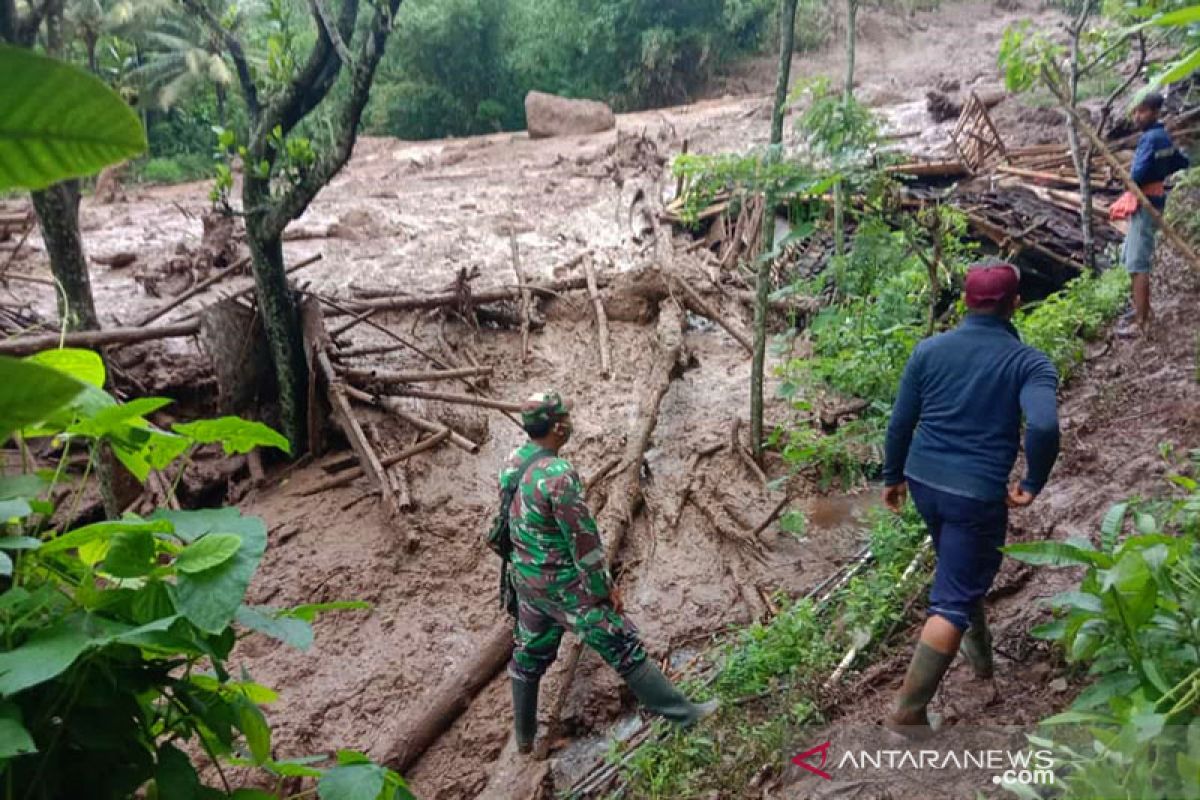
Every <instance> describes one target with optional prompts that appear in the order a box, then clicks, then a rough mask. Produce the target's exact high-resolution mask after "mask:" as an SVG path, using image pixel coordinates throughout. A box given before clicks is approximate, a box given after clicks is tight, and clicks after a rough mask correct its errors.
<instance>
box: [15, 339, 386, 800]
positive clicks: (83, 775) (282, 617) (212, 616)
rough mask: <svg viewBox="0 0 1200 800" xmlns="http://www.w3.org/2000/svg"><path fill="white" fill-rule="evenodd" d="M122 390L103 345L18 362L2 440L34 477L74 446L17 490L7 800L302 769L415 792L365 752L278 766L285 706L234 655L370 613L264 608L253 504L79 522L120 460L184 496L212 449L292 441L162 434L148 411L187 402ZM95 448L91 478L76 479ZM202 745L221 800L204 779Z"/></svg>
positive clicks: (182, 794)
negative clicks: (202, 450) (253, 599)
mask: <svg viewBox="0 0 1200 800" xmlns="http://www.w3.org/2000/svg"><path fill="white" fill-rule="evenodd" d="M105 378H106V375H105V368H104V363H103V361H101V359H100V357H99V356H98V355H97V354H95V353H92V352H90V351H86V350H67V349H63V350H51V351H46V352H44V353H40V354H38V355H35V356H31V357H29V358H27V359H24V360H16V359H12V358H0V438H3V439H5V440H7V439H8V438H9V437H10V436H11V437H13V438H14V439H15V441H16V443H17V445H18V446H19V447H20V449H21V453H22V455H23V458H22V463H23V464H27V465H29V464H32V461H31V459H30V458H29V446H30V443H31V442H47V441H51V440H52V441H53V443H54V445H55V449H56V450H57V451H58V459H57V463H56V466H55V467H54V468H52V469H47V470H40V469H34V468H33V467H32V466H26V467H24V468H23V469H20V470H18V471H17V472H15V473H12V474H8V475H5V476H3V477H0V518H2V519H3V531H2V532H0V533H2V535H0V586H2V587H3V592H2V593H0V696H2V697H3V700H0V770H3V772H4V776H5V781H4V788H3V793H4V797H6V798H10V799H11V798H46V800H52V799H53V798H61V797H89V798H97V800H105V799H106V798H112V800H118V798H126V797H130V796H134V795H137V794H139V793H143V792H144V793H146V795H147V796H149V797H160V798H164V800H165V798H170V799H171V800H192V799H193V798H197V799H198V798H222V797H233V798H238V800H256V799H258V800H265V799H266V798H279V797H282V796H283V795H282V794H281V787H282V779H283V778H284V777H290V776H300V777H311V778H313V779H315V780H316V781H317V787H318V790H319V793H320V796H321V797H322V798H325V800H376V799H377V798H381V799H386V800H390V799H391V798H396V797H407V796H409V795H408V793H407V790H406V789H405V788H404V783H403V781H401V780H400V778H399V776H397V775H395V774H394V773H391V772H390V771H388V770H385V769H384V768H382V767H379V766H377V765H375V764H372V763H371V762H370V761H369V760H368V759H367V758H366V757H365V756H362V755H361V754H358V753H353V752H349V751H347V752H342V753H339V754H337V755H336V756H333V755H330V756H325V755H322V756H317V757H313V758H301V759H276V757H275V753H274V751H273V749H272V746H271V728H270V725H269V724H268V722H267V719H266V717H265V716H264V714H263V711H262V709H261V706H263V705H266V704H269V703H271V702H273V701H274V700H275V699H277V695H276V693H275V692H274V691H272V690H271V689H269V688H267V687H265V686H261V685H259V684H257V683H255V682H254V681H253V680H252V679H251V678H250V676H249V675H247V674H246V672H245V670H244V668H235V667H234V666H233V665H232V664H231V663H230V660H231V653H232V651H233V648H234V646H235V645H236V643H237V642H238V640H239V639H241V638H243V637H245V636H247V635H251V634H253V633H255V632H257V633H258V634H263V635H267V636H270V637H273V638H276V639H279V640H281V641H284V642H287V643H289V644H291V645H293V646H296V647H298V648H300V649H306V648H307V647H308V646H309V645H310V644H311V643H312V639H313V634H312V629H311V627H310V623H311V622H312V621H313V619H314V618H315V617H316V616H317V615H318V614H319V613H321V612H325V611H332V610H340V609H352V608H363V607H365V604H362V603H353V602H348V603H326V604H321V605H303V606H298V607H295V608H289V609H276V608H270V607H266V606H250V605H246V604H245V603H244V597H245V594H246V589H247V587H248V586H249V584H250V581H251V579H252V577H253V576H254V573H255V571H256V570H257V568H258V565H259V562H260V560H261V559H262V557H263V553H264V551H265V550H266V547H267V529H266V526H265V525H264V524H263V522H262V520H260V519H257V518H255V517H245V516H242V514H241V513H240V512H239V511H238V510H237V509H235V508H214V509H202V510H195V511H179V510H172V509H171V508H161V509H159V510H157V511H155V512H154V513H152V514H150V515H149V516H147V517H139V516H136V515H134V514H125V515H124V516H122V517H121V518H119V519H113V520H108V521H104V522H95V523H91V524H86V525H82V526H76V525H74V524H73V519H74V516H75V513H76V510H77V509H78V508H79V503H80V499H81V497H82V496H83V494H84V492H85V491H87V490H88V487H89V485H90V482H89V481H88V477H89V475H90V474H91V473H92V471H93V469H94V466H95V464H96V461H97V459H99V458H102V457H104V456H103V455H102V452H112V453H113V454H114V455H115V456H116V457H117V459H118V460H119V461H120V462H121V463H122V464H123V465H124V466H125V467H126V468H127V469H128V470H129V471H130V472H131V473H133V475H134V476H135V477H136V478H138V479H139V480H142V481H145V480H146V479H147V478H148V477H149V476H150V475H151V474H152V473H157V474H159V475H160V476H163V478H164V480H167V481H168V483H169V485H171V486H172V487H173V486H175V485H178V482H179V480H180V479H181V478H182V475H183V472H184V470H185V469H186V468H187V465H188V463H190V455H191V454H192V452H194V450H195V449H196V448H197V447H201V446H205V445H214V444H220V445H221V446H222V447H223V448H224V450H225V452H226V453H227V454H234V453H245V452H247V451H249V450H251V449H253V448H255V447H259V446H269V447H278V448H283V449H286V448H287V441H286V440H285V439H283V437H282V436H280V435H279V434H278V433H276V432H275V431H273V430H271V429H270V428H267V427H266V426H264V425H262V424H260V423H255V422H248V421H245V420H241V419H238V418H236V417H223V418H220V419H212V420H198V421H195V422H188V423H176V424H175V425H174V426H173V427H172V429H171V430H169V431H168V430H163V429H161V428H158V427H156V426H155V425H154V424H152V423H151V422H150V421H149V420H148V419H147V416H148V415H150V414H152V413H154V412H155V411H158V410H159V409H161V408H163V407H164V406H166V405H169V404H170V401H169V400H167V399H165V398H158V397H146V398H139V399H137V400H133V401H130V402H128V403H124V404H121V403H118V402H117V401H116V400H115V399H114V398H113V397H112V396H111V395H109V394H108V393H106V392H105V391H104V390H103V389H102V388H101V387H102V386H103V385H104V382H105ZM80 452H83V453H86V454H87V467H86V469H85V471H84V473H83V475H82V476H73V475H72V474H71V473H69V472H68V464H69V463H70V461H71V457H72V455H74V454H76V453H80ZM172 472H173V475H172ZM56 499H57V500H58V502H57V503H56V502H55V500H56ZM194 752H202V753H204V754H205V755H206V761H207V763H209V764H211V765H213V767H214V769H215V773H214V774H213V775H211V779H212V780H218V779H219V786H220V788H219V789H217V788H209V787H207V786H205V785H204V782H203V781H202V779H201V776H200V774H199V772H198V771H197V768H196V767H195V766H193V763H192V757H191V756H190V755H189V753H194ZM222 764H224V765H237V766H246V767H255V768H258V769H260V770H261V771H262V774H263V778H262V779H261V781H256V782H258V783H261V784H265V785H268V786H273V787H274V789H273V790H272V791H263V790H251V789H239V788H237V787H236V786H234V785H231V783H230V782H229V780H228V778H227V777H226V773H225V771H224V769H223V768H222Z"/></svg>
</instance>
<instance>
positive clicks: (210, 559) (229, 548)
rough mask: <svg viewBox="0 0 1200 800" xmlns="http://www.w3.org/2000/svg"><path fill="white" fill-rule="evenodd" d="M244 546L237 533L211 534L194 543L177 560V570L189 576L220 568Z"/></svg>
mask: <svg viewBox="0 0 1200 800" xmlns="http://www.w3.org/2000/svg"><path fill="white" fill-rule="evenodd" d="M241 546H242V537H241V536H238V535H237V534H236V533H209V534H205V535H204V536H202V537H201V538H200V539H197V540H196V541H195V542H192V543H191V544H189V545H188V546H187V547H185V548H184V549H183V552H182V553H180V554H179V555H178V556H177V557H176V559H175V569H177V570H179V571H180V572H186V573H189V574H192V573H196V572H204V570H206V569H212V568H213V567H219V566H220V565H221V564H224V563H225V562H226V561H228V560H229V559H231V558H233V556H234V554H236V553H237V551H238V550H239V549H240V548H241Z"/></svg>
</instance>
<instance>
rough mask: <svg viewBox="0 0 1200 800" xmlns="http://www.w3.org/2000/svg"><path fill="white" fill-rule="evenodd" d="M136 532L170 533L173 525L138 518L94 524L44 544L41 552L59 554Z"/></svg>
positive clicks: (162, 520)
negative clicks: (122, 534) (119, 534)
mask: <svg viewBox="0 0 1200 800" xmlns="http://www.w3.org/2000/svg"><path fill="white" fill-rule="evenodd" d="M136 531H145V532H147V533H152V534H153V533H170V532H171V523H170V522H169V521H167V520H165V519H150V520H142V519H137V518H136V517H131V518H127V519H117V520H111V521H109V522H94V523H92V524H91V525H84V526H83V527H82V528H76V529H75V530H73V531H70V532H68V533H64V534H63V535H62V536H59V537H58V538H56V539H51V540H50V541H48V542H44V543H43V544H42V547H41V551H40V552H41V554H42V555H48V554H50V553H58V552H61V551H63V550H70V549H72V548H76V547H82V546H83V545H85V544H88V543H89V542H94V541H97V540H107V539H111V538H112V537H114V536H116V535H117V534H118V533H125V532H136Z"/></svg>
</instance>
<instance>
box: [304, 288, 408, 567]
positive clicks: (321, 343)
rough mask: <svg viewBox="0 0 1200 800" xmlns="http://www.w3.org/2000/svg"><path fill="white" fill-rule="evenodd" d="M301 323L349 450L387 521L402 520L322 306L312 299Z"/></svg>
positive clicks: (391, 487)
mask: <svg viewBox="0 0 1200 800" xmlns="http://www.w3.org/2000/svg"><path fill="white" fill-rule="evenodd" d="M300 311H301V320H302V322H303V327H304V343H305V347H306V348H307V349H308V351H309V352H310V353H311V354H312V358H311V363H312V365H313V367H314V369H315V371H316V373H317V375H318V379H319V380H320V381H324V384H325V393H326V396H327V397H328V398H329V405H330V407H331V409H332V410H333V415H334V419H336V420H337V422H338V425H339V426H340V427H341V429H342V432H343V433H344V434H345V435H346V439H347V440H348V441H349V442H350V446H351V447H352V448H353V449H354V452H355V454H356V455H357V456H358V461H359V464H360V465H361V467H362V470H363V472H364V473H365V474H366V475H367V476H368V477H369V478H370V479H371V482H372V483H374V484H375V487H376V488H377V489H378V490H379V494H380V497H381V499H382V501H383V507H384V509H385V513H386V514H387V516H388V519H397V518H398V517H399V516H400V505H399V502H398V500H397V498H396V493H395V488H394V487H393V485H392V481H391V478H390V477H389V476H388V473H387V470H386V469H384V467H383V464H381V463H380V461H379V455H378V453H376V452H375V448H374V447H373V446H372V445H371V442H370V440H368V439H367V435H366V433H365V432H364V431H363V428H362V424H361V423H360V422H359V420H358V417H357V416H355V414H354V409H353V408H352V407H351V405H350V399H349V397H348V396H347V395H348V391H347V389H348V387H347V386H346V385H345V383H343V381H342V380H341V378H340V377H339V376H338V374H337V373H336V372H335V371H334V369H333V364H332V363H330V361H329V350H330V347H331V345H330V343H329V334H328V332H327V331H326V330H325V320H324V317H323V316H322V315H321V305H320V303H318V302H317V301H316V300H314V299H312V298H307V299H305V300H304V302H303V303H302V304H301V309H300ZM406 544H407V545H408V546H409V547H411V546H412V545H413V544H414V543H413V541H412V539H411V538H410V539H409V540H408V541H407V542H406Z"/></svg>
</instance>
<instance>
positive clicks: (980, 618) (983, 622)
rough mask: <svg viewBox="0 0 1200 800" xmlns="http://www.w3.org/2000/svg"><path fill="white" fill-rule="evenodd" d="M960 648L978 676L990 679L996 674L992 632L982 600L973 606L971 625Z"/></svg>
mask: <svg viewBox="0 0 1200 800" xmlns="http://www.w3.org/2000/svg"><path fill="white" fill-rule="evenodd" d="M958 649H959V652H961V653H962V654H963V657H965V658H966V659H967V663H968V664H970V665H971V669H973V670H975V677H976V678H985V679H988V678H991V677H992V675H994V674H995V671H996V667H995V663H994V661H993V659H992V632H991V631H989V630H988V626H987V614H986V613H985V612H984V608H983V601H982V600H980V601H979V602H978V603H976V604H975V605H974V606H973V607H972V608H971V627H969V628H967V632H966V633H964V634H963V640H962V644H960V645H959V646H958Z"/></svg>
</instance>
